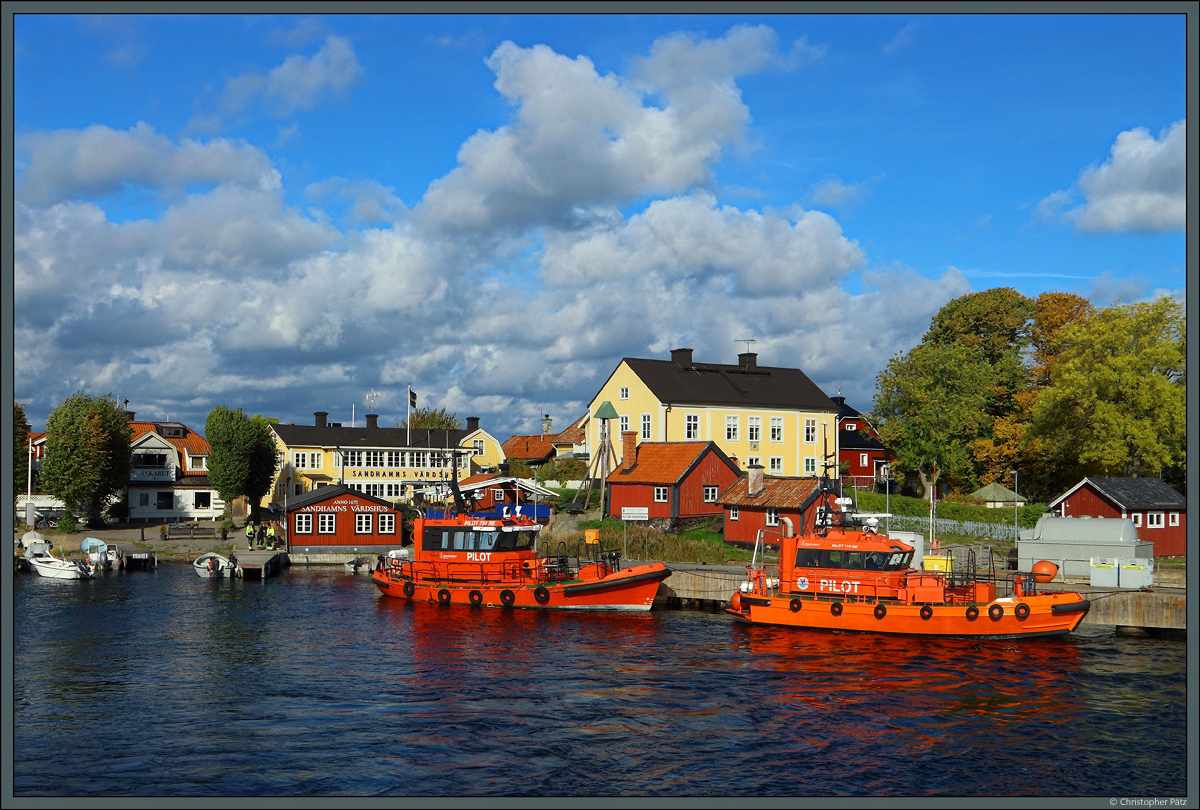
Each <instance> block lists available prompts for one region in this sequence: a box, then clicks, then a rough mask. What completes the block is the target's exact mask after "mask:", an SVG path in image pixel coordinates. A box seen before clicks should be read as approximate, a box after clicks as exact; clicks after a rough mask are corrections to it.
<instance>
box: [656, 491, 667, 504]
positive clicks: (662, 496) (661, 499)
mask: <svg viewBox="0 0 1200 810" xmlns="http://www.w3.org/2000/svg"><path fill="white" fill-rule="evenodd" d="M668 495H669V492H668V489H667V487H655V488H654V502H655V503H666V502H667V497H668Z"/></svg>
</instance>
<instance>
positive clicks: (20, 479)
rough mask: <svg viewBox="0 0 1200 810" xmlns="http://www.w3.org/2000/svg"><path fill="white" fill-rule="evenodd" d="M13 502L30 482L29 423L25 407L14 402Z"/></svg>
mask: <svg viewBox="0 0 1200 810" xmlns="http://www.w3.org/2000/svg"><path fill="white" fill-rule="evenodd" d="M12 469H13V503H16V502H17V496H18V495H20V494H21V493H22V492H24V491H25V489H26V486H27V485H28V483H29V423H28V422H26V421H25V409H24V408H22V407H21V405H20V403H18V402H16V401H14V402H13V467H12Z"/></svg>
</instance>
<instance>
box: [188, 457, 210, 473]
mask: <svg viewBox="0 0 1200 810" xmlns="http://www.w3.org/2000/svg"><path fill="white" fill-rule="evenodd" d="M192 469H193V470H205V469H208V456H192Z"/></svg>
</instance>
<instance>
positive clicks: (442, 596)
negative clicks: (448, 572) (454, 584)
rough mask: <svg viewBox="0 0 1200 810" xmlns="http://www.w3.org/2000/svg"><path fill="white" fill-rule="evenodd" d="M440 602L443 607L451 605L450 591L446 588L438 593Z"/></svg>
mask: <svg viewBox="0 0 1200 810" xmlns="http://www.w3.org/2000/svg"><path fill="white" fill-rule="evenodd" d="M438 602H440V603H442V604H443V605H448V604H450V591H448V590H446V589H445V588H442V589H441V590H440V591H438Z"/></svg>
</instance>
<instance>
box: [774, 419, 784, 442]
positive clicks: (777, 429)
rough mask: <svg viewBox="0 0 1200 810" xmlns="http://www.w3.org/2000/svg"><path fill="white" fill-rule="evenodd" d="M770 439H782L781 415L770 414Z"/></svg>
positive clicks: (776, 440)
mask: <svg viewBox="0 0 1200 810" xmlns="http://www.w3.org/2000/svg"><path fill="white" fill-rule="evenodd" d="M771 441H773V442H781V441H783V417H782V416H772V417H771Z"/></svg>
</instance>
